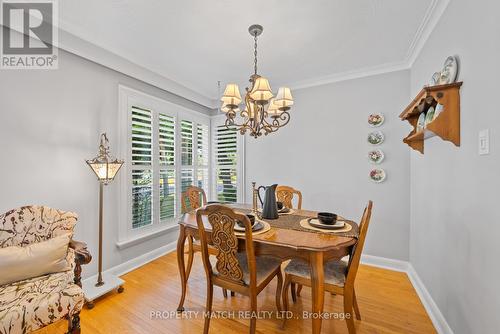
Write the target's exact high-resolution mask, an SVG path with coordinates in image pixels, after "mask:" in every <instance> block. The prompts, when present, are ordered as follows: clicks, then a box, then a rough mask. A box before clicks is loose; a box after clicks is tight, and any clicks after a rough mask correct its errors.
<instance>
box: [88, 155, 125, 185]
mask: <svg viewBox="0 0 500 334" xmlns="http://www.w3.org/2000/svg"><path fill="white" fill-rule="evenodd" d="M87 164H88V165H89V166H90V168H92V170H93V171H94V173H95V175H96V176H97V179H98V180H99V181H102V182H104V183H109V182H111V181H113V179H114V178H115V176H116V174H117V173H118V171H119V170H120V168H121V167H122V165H123V162H122V161H119V160H114V161H109V162H101V161H98V160H91V161H87Z"/></svg>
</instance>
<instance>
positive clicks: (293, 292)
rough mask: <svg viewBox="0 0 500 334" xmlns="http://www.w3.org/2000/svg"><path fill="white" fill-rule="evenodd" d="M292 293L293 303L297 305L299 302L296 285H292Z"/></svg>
mask: <svg viewBox="0 0 500 334" xmlns="http://www.w3.org/2000/svg"><path fill="white" fill-rule="evenodd" d="M291 287H292V288H291V291H292V301H293V303H294V304H295V303H296V302H297V294H296V290H295V283H291Z"/></svg>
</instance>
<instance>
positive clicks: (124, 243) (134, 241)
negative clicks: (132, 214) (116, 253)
mask: <svg viewBox="0 0 500 334" xmlns="http://www.w3.org/2000/svg"><path fill="white" fill-rule="evenodd" d="M178 228H179V225H177V224H173V225H169V226H164V227H162V228H160V229H157V230H153V231H149V232H147V233H145V234H141V235H138V236H133V237H130V238H127V239H125V240H121V241H118V242H117V243H116V246H117V247H118V249H125V248H128V247H131V246H135V245H138V244H140V243H143V242H144V241H147V240H151V239H153V238H156V237H158V236H160V235H162V234H166V233H168V232H170V231H173V230H177V229H178Z"/></svg>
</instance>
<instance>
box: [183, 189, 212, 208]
mask: <svg viewBox="0 0 500 334" xmlns="http://www.w3.org/2000/svg"><path fill="white" fill-rule="evenodd" d="M206 203H207V195H205V191H204V190H203V189H201V188H199V187H195V186H189V187H187V189H186V191H184V192H183V193H182V196H181V205H182V212H183V213H184V212H188V211H191V210H195V209H198V208H201V207H202V206H203V205H205V204H206Z"/></svg>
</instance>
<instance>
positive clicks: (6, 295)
mask: <svg viewBox="0 0 500 334" xmlns="http://www.w3.org/2000/svg"><path fill="white" fill-rule="evenodd" d="M76 221H77V215H76V214H74V213H72V212H64V211H59V210H55V209H51V208H48V207H44V206H25V207H21V208H18V209H14V210H11V211H9V212H7V213H5V214H3V215H0V251H2V250H4V252H5V251H10V249H17V250H21V251H23V249H24V250H26V247H33V245H35V244H38V245H40V243H42V242H46V241H49V240H51V239H53V238H61V237H62V238H65V237H66V238H67V239H66V242H68V241H69V245H68V246H65V245H63V246H64V247H66V248H63V253H62V261H64V260H66V261H64V263H65V266H66V267H65V270H64V271H60V272H55V273H48V274H44V275H41V276H40V275H39V276H37V277H28V278H25V279H22V280H19V281H14V282H9V283H6V284H3V285H0V334H24V333H30V332H32V331H35V330H37V329H39V328H42V327H45V326H47V325H49V324H52V323H54V322H56V321H58V320H60V319H63V318H64V319H66V320H67V321H68V333H70V334H77V333H80V317H79V314H80V311H81V309H82V307H83V304H84V296H83V291H82V289H81V281H80V274H81V265H82V264H87V263H89V262H90V260H91V256H90V254H89V252H88V251H87V249H86V245H85V244H84V243H80V242H76V241H73V240H72V239H71V237H72V235H73V229H74V226H75V224H76ZM49 242H50V241H49ZM13 246H14V247H13ZM16 246H17V247H16ZM8 247H10V248H9V249H7V248H8ZM35 247H37V245H35ZM64 256H66V258H65V259H64ZM40 262H43V261H40ZM0 271H4V273H5V274H4V277H5V276H6V275H7V271H8V270H5V269H2V270H0ZM1 278H2V272H0V279H1ZM0 282H1V280H0Z"/></svg>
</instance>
